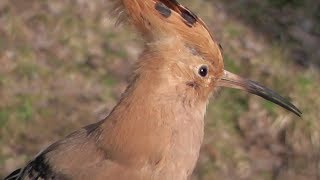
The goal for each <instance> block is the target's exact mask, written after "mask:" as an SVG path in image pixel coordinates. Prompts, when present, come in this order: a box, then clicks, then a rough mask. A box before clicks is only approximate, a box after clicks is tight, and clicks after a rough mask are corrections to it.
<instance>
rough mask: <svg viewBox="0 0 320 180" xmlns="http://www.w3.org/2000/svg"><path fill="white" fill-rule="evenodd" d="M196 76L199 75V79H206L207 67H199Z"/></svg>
mask: <svg viewBox="0 0 320 180" xmlns="http://www.w3.org/2000/svg"><path fill="white" fill-rule="evenodd" d="M198 74H199V75H200V76H201V77H206V76H207V74H208V67H207V66H206V65H202V66H200V68H199V71H198Z"/></svg>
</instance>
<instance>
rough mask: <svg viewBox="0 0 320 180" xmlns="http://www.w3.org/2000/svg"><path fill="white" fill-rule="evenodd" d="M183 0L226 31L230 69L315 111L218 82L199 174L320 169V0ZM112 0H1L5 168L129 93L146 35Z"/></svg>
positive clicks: (0, 159)
mask: <svg viewBox="0 0 320 180" xmlns="http://www.w3.org/2000/svg"><path fill="white" fill-rule="evenodd" d="M180 2H181V3H183V4H184V5H186V6H188V7H189V8H190V9H192V10H193V11H194V12H196V13H197V14H199V16H200V17H202V19H203V20H204V21H205V22H206V23H207V25H208V26H209V28H210V29H211V31H212V32H213V33H214V36H215V38H216V39H217V40H219V41H220V42H221V44H222V46H223V49H224V58H225V67H226V69H227V70H229V71H231V72H234V73H237V74H240V75H242V76H244V77H248V78H250V79H253V80H256V81H258V82H261V83H262V84H265V85H266V86H268V87H271V88H272V89H274V90H276V91H277V92H279V93H280V94H282V95H283V96H285V97H286V98H288V99H290V100H291V101H292V102H293V103H294V104H295V105H297V106H298V107H299V108H300V109H301V110H302V112H303V118H302V119H300V118H298V117H296V116H295V115H293V114H292V113H289V112H288V111H285V110H283V109H282V108H280V107H278V106H276V105H274V104H272V103H269V102H267V101H265V100H263V99H261V98H259V97H256V96H253V95H248V94H247V93H244V92H240V91H237V90H231V89H222V90H220V91H218V92H217V93H216V95H215V97H214V98H213V100H212V101H211V103H210V104H209V106H208V113H207V116H206V128H205V131H206V132H205V140H204V144H203V147H202V150H201V156H200V159H199V161H198V165H197V168H196V170H195V172H194V176H193V179H194V180H202V179H203V180H206V179H263V180H264V179H266V180H267V179H297V180H300V179H301V180H302V179H308V180H310V179H311V180H312V179H320V122H319V120H320V88H319V83H320V50H319V48H320V1H314V0H263V1H262V0H239V1H233V0H224V1H218V0H189V1H187V0H181V1H180ZM108 3H109V2H108V0H94V1H86V0H54V1H49V0H28V1H25V0H0V64H1V65H0V178H1V177H4V176H5V175H7V174H8V173H9V172H10V171H12V170H14V169H15V168H18V167H20V166H22V165H24V164H25V163H26V162H27V161H28V160H30V159H31V158H32V157H33V156H35V155H36V154H37V153H38V152H39V150H41V149H43V148H45V147H46V146H47V145H49V144H51V143H52V142H54V141H56V140H58V139H59V138H62V137H64V136H65V135H67V134H69V133H70V132H72V131H74V130H76V129H78V128H80V127H82V126H84V125H86V124H88V123H93V122H96V121H98V120H99V119H102V118H103V117H105V116H106V115H107V114H108V112H109V111H110V110H111V109H112V107H113V106H114V105H115V103H116V102H117V100H118V99H119V97H120V95H121V92H122V91H123V90H124V89H125V87H126V85H127V80H128V79H129V76H130V73H131V70H132V68H131V67H132V64H134V62H135V60H136V59H137V56H138V54H139V53H140V51H141V50H142V47H143V46H142V40H141V39H140V38H139V37H138V36H137V35H135V34H134V33H132V31H131V30H132V29H130V28H128V27H121V26H120V27H115V26H114V23H113V21H111V20H110V17H109V16H108V12H107V9H108V6H109V4H108ZM1 179H2V178H1Z"/></svg>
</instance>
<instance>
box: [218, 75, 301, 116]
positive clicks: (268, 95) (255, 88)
mask: <svg viewBox="0 0 320 180" xmlns="http://www.w3.org/2000/svg"><path fill="white" fill-rule="evenodd" d="M218 86H221V87H230V88H234V89H241V90H245V91H247V92H249V93H252V94H255V95H258V96H260V97H262V98H264V99H266V100H269V101H271V102H273V103H275V104H278V105H279V106H281V107H283V108H285V109H287V110H289V111H291V112H293V113H294V114H296V115H297V116H299V117H301V115H302V112H301V111H300V110H299V109H298V108H297V107H295V106H294V105H293V104H291V103H290V102H289V101H288V100H286V99H285V98H283V97H282V96H280V95H279V94H277V93H276V92H274V91H272V90H271V89H269V88H267V87H264V86H262V85H260V84H258V83H257V82H255V81H251V80H248V79H244V78H242V77H240V76H238V75H236V74H233V73H230V72H228V71H226V70H225V71H224V75H223V77H222V78H221V80H220V81H219V82H218Z"/></svg>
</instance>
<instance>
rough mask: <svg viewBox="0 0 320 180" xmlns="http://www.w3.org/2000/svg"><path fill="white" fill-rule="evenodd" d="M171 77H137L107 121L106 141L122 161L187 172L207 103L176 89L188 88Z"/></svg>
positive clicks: (192, 162)
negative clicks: (194, 101)
mask: <svg viewBox="0 0 320 180" xmlns="http://www.w3.org/2000/svg"><path fill="white" fill-rule="evenodd" d="M153 74H157V73H153ZM168 81H169V80H168V78H163V77H160V76H158V75H152V74H148V73H147V74H140V75H139V76H137V78H136V79H135V80H134V82H133V84H131V85H130V86H129V87H128V89H127V91H126V92H125V94H124V96H123V98H122V99H121V101H120V102H119V104H118V105H117V106H116V107H115V108H114V110H113V111H112V112H111V113H110V115H109V116H108V118H107V119H106V120H105V122H104V124H103V126H105V132H104V133H105V136H104V135H103V134H102V137H103V138H102V141H101V143H102V147H103V148H105V149H106V150H107V152H108V153H110V154H111V155H112V157H113V158H115V159H116V160H117V161H119V162H121V163H127V164H128V165H130V164H133V165H135V166H137V164H139V165H141V166H150V168H151V167H152V166H163V168H169V169H171V170H173V171H181V173H186V174H187V171H189V173H190V172H192V170H193V168H194V166H195V163H196V160H197V158H198V153H199V150H200V145H201V142H202V138H203V126H204V125H203V118H204V114H205V107H206V102H203V103H192V102H191V99H190V100H189V99H188V98H189V97H187V95H184V93H183V92H181V94H180V92H177V90H179V89H183V88H185V87H179V85H178V84H174V83H169V82H168ZM182 91H183V90H182ZM170 163H171V164H170ZM163 168H160V167H159V169H163ZM159 171H160V170H159ZM163 171H165V170H164V169H163Z"/></svg>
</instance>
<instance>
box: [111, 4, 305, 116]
mask: <svg viewBox="0 0 320 180" xmlns="http://www.w3.org/2000/svg"><path fill="white" fill-rule="evenodd" d="M115 12H117V13H118V14H122V15H123V16H122V17H120V18H121V19H128V22H130V23H131V24H133V25H134V27H135V28H136V29H137V30H138V31H139V32H140V34H141V35H142V37H144V39H145V41H146V50H145V53H144V55H142V56H144V59H148V60H147V61H145V62H143V63H145V64H146V65H145V66H146V67H149V70H153V71H154V73H157V72H156V71H158V70H160V71H162V72H165V74H166V77H167V78H170V79H171V81H172V82H175V83H178V84H179V87H180V89H182V91H183V92H184V93H187V94H190V95H196V96H197V98H199V99H200V100H207V99H208V97H209V95H210V94H211V92H213V91H214V89H215V88H216V87H230V88H236V89H241V90H245V91H247V92H249V93H252V94H256V95H258V96H261V97H263V98H265V99H267V100H269V101H271V102H273V103H276V104H278V105H280V106H282V107H283V108H285V109H287V110H289V111H291V112H293V113H295V114H296V115H298V116H301V112H300V111H299V109H297V108H296V107H295V106H294V105H293V104H291V103H290V102H289V101H287V100H286V99H284V98H283V97H281V96H280V95H278V94H277V93H275V92H274V91H272V90H271V89H268V88H266V87H264V86H262V85H259V84H258V83H256V82H254V81H251V80H247V79H244V78H242V77H240V76H238V75H235V74H232V73H230V72H228V71H226V70H225V67H224V64H223V56H222V48H221V46H220V44H219V43H218V42H217V41H215V38H214V36H213V35H212V34H211V33H210V32H209V30H208V28H207V26H206V25H205V23H204V22H203V21H202V20H201V19H200V18H199V17H197V16H196V15H195V14H194V13H193V12H191V11H190V10H189V9H187V8H186V7H183V6H182V5H181V4H179V3H178V2H177V1H176V0H145V1H140V0H123V1H120V3H118V4H117V5H116V7H115ZM226 68H227V67H226ZM180 93H181V92H180Z"/></svg>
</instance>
